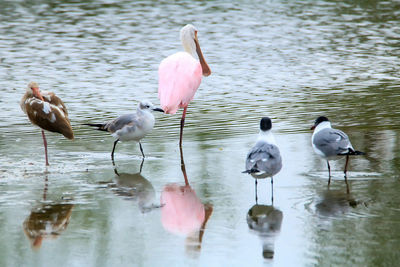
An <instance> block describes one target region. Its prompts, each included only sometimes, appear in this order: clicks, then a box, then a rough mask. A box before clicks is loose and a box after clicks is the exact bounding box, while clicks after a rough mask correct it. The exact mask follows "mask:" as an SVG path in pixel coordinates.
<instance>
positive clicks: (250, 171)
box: [242, 168, 259, 174]
mask: <svg viewBox="0 0 400 267" xmlns="http://www.w3.org/2000/svg"><path fill="white" fill-rule="evenodd" d="M256 172H259V170H257V169H255V168H253V169H250V170H245V171H243V172H242V173H248V174H250V173H256Z"/></svg>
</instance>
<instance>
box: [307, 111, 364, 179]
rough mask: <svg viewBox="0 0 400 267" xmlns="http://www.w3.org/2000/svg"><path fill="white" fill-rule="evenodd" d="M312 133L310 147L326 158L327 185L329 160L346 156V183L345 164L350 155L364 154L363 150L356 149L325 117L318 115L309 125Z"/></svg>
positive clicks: (329, 167) (329, 168)
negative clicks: (311, 124) (312, 123)
mask: <svg viewBox="0 0 400 267" xmlns="http://www.w3.org/2000/svg"><path fill="white" fill-rule="evenodd" d="M311 130H314V133H313V135H312V137H311V143H312V147H313V149H314V151H315V153H317V154H318V155H319V156H320V157H322V158H324V159H326V163H327V165H328V172H329V180H328V185H329V184H330V183H331V166H330V165H329V160H337V159H340V158H342V157H344V156H346V164H345V166H344V178H345V181H346V184H347V176H346V173H347V165H348V163H349V156H350V155H364V154H365V153H364V152H361V151H357V150H355V149H354V148H353V146H352V145H351V142H350V139H349V137H348V136H347V134H345V133H344V132H342V131H341V130H337V129H334V128H332V126H331V122H330V121H329V120H328V118H327V117H324V116H320V117H318V118H317V119H316V120H315V122H314V125H313V126H312V127H311Z"/></svg>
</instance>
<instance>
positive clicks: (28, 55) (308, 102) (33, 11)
mask: <svg viewBox="0 0 400 267" xmlns="http://www.w3.org/2000/svg"><path fill="white" fill-rule="evenodd" d="M399 16H400V4H399V3H398V2H397V1H233V2H232V3H231V2H229V1H176V2H170V1H162V2H159V1H106V0H103V1H101V0H99V1H72V0H71V1H22V0H21V1H17V0H13V1H11V0H9V1H4V0H2V1H0V22H1V23H0V86H1V88H2V92H3V94H2V97H1V98H0V106H1V110H2V112H1V115H0V137H1V138H0V235H1V237H2V238H1V240H2V241H1V242H0V266H126V265H130V266H132V265H133V266H168V265H171V266H263V265H267V266H268V265H274V266H376V265H382V266H393V265H396V264H397V263H398V261H399V260H400V252H399V249H400V208H399V203H400V194H399V193H398V192H399V191H400V182H399V176H400V126H399V125H400V124H399V122H400V111H399V110H398V103H400V92H399V87H400V71H399V70H400V60H399V55H400V46H399V42H398V40H399V39H400V28H399ZM186 23H192V24H194V25H195V26H196V27H197V29H198V37H199V41H200V44H201V46H202V50H203V53H204V56H205V58H206V60H207V62H208V64H209V66H210V67H211V70H212V72H213V73H212V75H211V76H209V77H207V78H204V79H203V81H202V83H201V85H200V88H199V90H198V91H197V93H196V96H195V99H194V100H193V101H192V103H191V104H190V105H189V108H188V114H187V117H186V125H185V129H184V141H183V156H184V162H185V170H186V175H187V179H188V182H187V183H185V179H184V175H183V173H182V169H181V157H180V151H179V146H178V141H179V140H178V139H179V121H180V116H181V111H179V112H178V113H177V114H176V115H164V114H160V113H157V114H155V116H156V126H155V128H154V130H153V132H152V133H151V134H150V135H148V136H147V137H146V138H145V139H143V140H142V144H143V148H144V152H145V154H146V155H147V157H146V159H145V161H144V162H143V167H142V171H141V173H139V171H140V165H141V156H140V155H141V154H140V150H139V146H138V145H137V144H135V143H134V142H132V143H129V142H125V143H120V144H119V145H118V146H117V149H116V154H115V158H116V172H115V170H114V167H113V165H112V162H111V160H110V152H111V149H112V145H113V141H114V140H113V138H112V137H111V136H110V135H108V134H107V133H104V132H99V131H94V130H93V129H89V128H88V127H86V126H82V124H83V123H88V122H95V123H96V122H103V121H106V120H108V119H112V118H114V117H116V116H119V115H122V114H125V113H130V112H133V111H134V110H135V109H136V106H137V102H138V101H139V100H141V99H149V100H151V101H152V102H153V103H154V104H156V105H158V104H159V102H158V99H157V86H158V82H157V68H158V64H159V63H160V61H161V60H162V59H163V58H165V57H166V56H168V55H170V54H172V53H174V52H177V51H180V50H182V48H181V44H180V41H179V30H180V28H181V27H182V26H183V25H185V24H186ZM32 80H34V81H37V82H38V83H39V85H40V87H41V89H42V90H50V91H54V92H56V93H57V95H58V96H60V97H61V98H62V99H63V101H64V102H65V103H66V105H67V107H68V110H69V113H70V119H71V123H72V126H73V128H74V131H75V136H76V138H75V140H74V141H70V140H66V139H65V138H63V137H62V136H61V135H58V134H53V133H48V134H47V139H48V143H49V161H50V166H49V167H48V168H47V169H46V168H45V161H44V153H43V144H42V138H41V134H40V130H39V129H38V128H37V127H35V126H33V125H31V123H30V122H29V121H28V119H27V117H26V116H25V115H24V114H23V112H22V111H21V110H20V107H19V101H20V99H21V97H22V95H23V94H24V91H25V88H26V85H27V84H28V82H29V81H32ZM319 115H326V116H327V117H328V118H330V119H331V121H332V124H333V126H334V127H336V128H339V129H341V130H343V131H345V132H346V133H347V134H348V135H349V137H350V139H351V140H352V143H353V145H354V147H355V148H356V149H357V150H360V151H364V152H366V156H360V157H353V158H351V160H350V165H349V172H348V179H349V191H350V193H349V194H346V186H345V183H344V181H343V173H342V170H343V166H344V161H343V160H341V161H336V162H332V163H331V166H332V169H333V172H332V174H333V180H332V183H331V186H330V188H329V189H328V187H327V182H328V172H327V167H326V162H324V161H323V160H322V159H320V158H318V157H317V155H316V154H315V153H314V152H313V150H312V147H311V142H310V139H311V134H312V133H311V132H310V130H309V128H310V126H311V125H312V123H313V121H314V120H315V118H316V117H317V116H319ZM263 116H269V117H271V118H272V121H273V131H274V134H275V138H276V140H277V143H278V145H279V147H280V150H281V154H282V157H283V168H282V171H281V172H280V173H279V174H277V175H276V176H275V177H274V201H273V203H272V202H271V185H270V180H261V181H260V182H259V183H258V203H257V205H256V202H255V190H254V180H253V178H251V177H249V176H248V175H246V174H242V173H241V171H243V170H244V163H245V157H246V154H247V152H248V150H249V149H250V148H251V146H252V145H253V144H254V141H255V138H256V137H257V134H258V127H259V120H260V118H261V117H263ZM117 173H118V175H117ZM174 199H177V200H176V202H175V203H174V202H173V200H174ZM257 219H258V220H259V221H258V223H257V222H255V221H254V220H257Z"/></svg>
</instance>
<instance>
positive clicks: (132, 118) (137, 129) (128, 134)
mask: <svg viewBox="0 0 400 267" xmlns="http://www.w3.org/2000/svg"><path fill="white" fill-rule="evenodd" d="M151 111H160V112H164V110H162V109H161V108H155V107H154V106H153V104H152V103H151V102H149V101H142V102H140V103H139V105H138V107H137V110H136V113H132V114H126V115H122V116H120V117H118V118H116V119H114V120H111V121H108V122H105V123H94V124H93V123H85V124H84V125H88V126H92V127H97V130H100V131H106V132H109V133H111V135H112V136H113V137H115V138H116V140H115V142H114V146H113V149H112V152H111V160H112V161H113V162H114V151H115V146H116V145H117V143H118V141H131V140H134V141H136V142H138V143H139V147H140V151H141V152H142V156H143V158H145V156H144V153H143V148H142V144H141V143H140V140H141V139H142V138H143V137H145V136H146V135H147V134H148V133H150V132H151V130H153V127H154V122H155V119H154V116H153V114H152V113H151Z"/></svg>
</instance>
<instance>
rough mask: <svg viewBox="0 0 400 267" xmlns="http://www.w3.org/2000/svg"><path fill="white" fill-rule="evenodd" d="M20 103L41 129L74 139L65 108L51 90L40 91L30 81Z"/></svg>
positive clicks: (35, 84) (45, 144)
mask: <svg viewBox="0 0 400 267" xmlns="http://www.w3.org/2000/svg"><path fill="white" fill-rule="evenodd" d="M20 104H21V109H22V110H23V111H24V112H25V113H26V114H27V115H28V118H29V120H30V121H31V122H32V123H33V124H35V125H37V126H39V127H40V128H42V129H43V130H47V131H50V132H56V133H60V134H62V135H64V136H65V137H66V138H68V139H74V132H73V131H72V127H71V123H70V121H69V119H68V111H67V108H66V107H65V105H64V103H63V102H62V100H61V99H60V98H59V97H57V96H56V95H55V94H54V93H53V92H45V91H43V92H40V90H39V85H38V84H37V83H35V82H30V83H29V84H28V88H27V90H26V93H25V95H24V96H23V97H22V99H21V103H20ZM43 130H42V136H43V142H44V146H45V153H46V165H48V160H47V143H46V138H45V136H44V132H43Z"/></svg>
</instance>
